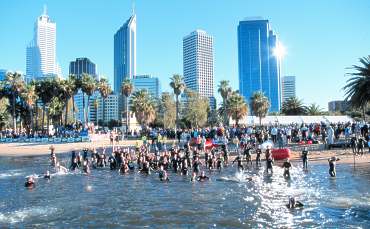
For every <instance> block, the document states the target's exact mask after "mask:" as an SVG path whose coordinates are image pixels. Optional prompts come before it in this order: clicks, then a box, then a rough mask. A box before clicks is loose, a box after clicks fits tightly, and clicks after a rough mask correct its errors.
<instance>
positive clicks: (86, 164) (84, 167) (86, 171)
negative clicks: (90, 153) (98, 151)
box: [82, 159, 90, 174]
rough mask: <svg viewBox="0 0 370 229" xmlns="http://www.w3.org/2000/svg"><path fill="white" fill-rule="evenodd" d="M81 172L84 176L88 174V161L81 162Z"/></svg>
mask: <svg viewBox="0 0 370 229" xmlns="http://www.w3.org/2000/svg"><path fill="white" fill-rule="evenodd" d="M82 171H83V172H84V173H85V174H90V166H89V161H88V160H87V159H86V160H85V161H84V162H83V165H82Z"/></svg>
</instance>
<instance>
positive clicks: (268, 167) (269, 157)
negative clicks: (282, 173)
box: [266, 153, 274, 174]
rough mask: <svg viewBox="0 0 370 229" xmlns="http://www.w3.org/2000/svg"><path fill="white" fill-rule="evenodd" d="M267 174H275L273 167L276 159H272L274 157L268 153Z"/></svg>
mask: <svg viewBox="0 0 370 229" xmlns="http://www.w3.org/2000/svg"><path fill="white" fill-rule="evenodd" d="M266 155H267V157H266V172H267V173H268V172H269V171H271V174H272V173H273V172H274V171H273V167H272V165H273V164H274V159H273V158H272V155H271V154H270V153H266Z"/></svg>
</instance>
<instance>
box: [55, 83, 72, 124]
mask: <svg viewBox="0 0 370 229" xmlns="http://www.w3.org/2000/svg"><path fill="white" fill-rule="evenodd" d="M59 87H60V94H61V98H63V100H64V104H65V116H64V125H65V126H66V125H67V124H68V123H67V122H68V110H69V106H68V105H69V103H68V101H69V100H70V99H71V98H72V97H73V96H74V95H75V93H76V84H75V81H74V80H73V79H71V77H68V79H66V80H61V81H60V84H59Z"/></svg>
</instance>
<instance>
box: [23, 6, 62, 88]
mask: <svg viewBox="0 0 370 229" xmlns="http://www.w3.org/2000/svg"><path fill="white" fill-rule="evenodd" d="M56 76H59V77H61V68H60V66H59V64H57V61H56V24H55V23H54V22H52V21H51V19H50V18H49V15H48V14H47V10H46V7H44V12H43V14H42V15H41V16H39V17H38V18H37V21H36V22H35V27H34V35H33V39H32V40H31V42H30V43H29V45H28V46H27V49H26V79H27V81H29V80H31V79H35V78H36V79H37V78H40V77H56Z"/></svg>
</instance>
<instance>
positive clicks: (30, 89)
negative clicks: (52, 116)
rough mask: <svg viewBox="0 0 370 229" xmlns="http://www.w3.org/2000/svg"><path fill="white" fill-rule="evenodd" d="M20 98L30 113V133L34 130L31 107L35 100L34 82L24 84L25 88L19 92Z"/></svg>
mask: <svg viewBox="0 0 370 229" xmlns="http://www.w3.org/2000/svg"><path fill="white" fill-rule="evenodd" d="M21 97H22V99H23V100H24V102H25V104H26V106H27V108H28V110H29V114H30V129H31V130H32V134H34V132H35V128H34V125H33V108H34V106H35V104H36V101H37V98H38V96H37V93H36V85H35V84H34V83H30V84H28V85H26V88H25V90H24V91H23V92H22V94H21Z"/></svg>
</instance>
